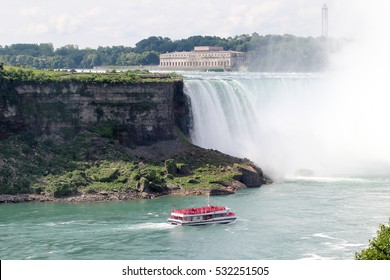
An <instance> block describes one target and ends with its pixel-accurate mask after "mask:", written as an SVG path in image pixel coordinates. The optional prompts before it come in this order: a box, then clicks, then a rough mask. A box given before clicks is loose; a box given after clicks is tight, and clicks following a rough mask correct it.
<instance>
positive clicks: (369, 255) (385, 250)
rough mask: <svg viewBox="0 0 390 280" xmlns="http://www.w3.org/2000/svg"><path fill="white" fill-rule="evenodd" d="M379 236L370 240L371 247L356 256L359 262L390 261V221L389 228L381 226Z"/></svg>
mask: <svg viewBox="0 0 390 280" xmlns="http://www.w3.org/2000/svg"><path fill="white" fill-rule="evenodd" d="M379 228H380V229H379V230H378V231H377V232H376V233H377V236H376V237H375V238H374V239H373V240H370V241H369V243H370V245H369V247H368V248H367V249H363V250H362V251H361V252H360V253H356V254H355V259H357V260H390V219H389V226H385V225H380V226H379Z"/></svg>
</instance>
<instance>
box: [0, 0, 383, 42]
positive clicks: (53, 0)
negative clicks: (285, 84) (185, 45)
mask: <svg viewBox="0 0 390 280" xmlns="http://www.w3.org/2000/svg"><path fill="white" fill-rule="evenodd" d="M374 2H378V3H382V4H383V3H386V2H390V1H386V0H371V1H369V0H355V1H353V0H65V1H58V0H12V1H11V0H0V7H1V16H0V45H3V46H4V45H10V44H13V43H47V42H50V43H54V46H55V47H60V46H63V45H66V44H76V45H78V46H79V47H81V48H85V47H92V48H96V47H97V46H114V45H124V46H134V45H135V43H137V42H138V41H140V40H142V39H145V38H147V37H149V36H162V37H169V38H171V39H183V38H188V37H190V36H193V35H211V36H220V37H229V36H235V35H240V34H252V33H253V32H257V33H259V34H260V35H266V34H286V33H288V34H293V35H297V36H313V37H318V36H320V35H321V8H322V6H323V4H324V3H326V4H327V6H328V8H329V36H331V37H352V36H354V35H356V33H359V32H360V29H361V28H364V25H363V24H362V20H361V19H362V17H363V18H364V17H365V15H366V14H367V13H368V12H367V9H366V8H367V6H364V5H363V4H364V3H367V5H369V6H371V5H373V3H374ZM382 10H383V9H382ZM363 22H364V20H363Z"/></svg>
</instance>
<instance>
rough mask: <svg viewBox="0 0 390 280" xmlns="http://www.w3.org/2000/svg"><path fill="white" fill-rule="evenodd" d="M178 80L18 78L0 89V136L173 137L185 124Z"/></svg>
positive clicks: (145, 140)
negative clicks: (103, 81)
mask: <svg viewBox="0 0 390 280" xmlns="http://www.w3.org/2000/svg"><path fill="white" fill-rule="evenodd" d="M185 105H186V104H185V97H184V94H183V81H182V80H176V81H172V82H147V83H133V84H119V85H118V84H114V85H110V84H103V85H102V84H83V83H77V82H71V83H63V84H58V83H53V84H45V85H37V84H35V85H31V84H28V83H26V84H23V83H22V84H18V85H17V86H15V87H13V88H7V89H1V94H0V139H4V138H7V137H8V136H10V135H12V134H16V133H19V132H23V131H32V132H34V133H36V134H50V135H53V134H61V133H66V130H67V129H74V130H76V131H77V130H82V129H87V130H90V131H92V132H96V133H99V134H101V135H103V136H107V137H112V138H114V139H118V140H119V141H120V142H121V143H122V144H125V145H134V144H151V143H154V142H157V141H161V140H169V139H173V138H174V129H175V126H179V127H180V128H181V129H182V130H183V131H185V127H186V111H187V109H186V106H185Z"/></svg>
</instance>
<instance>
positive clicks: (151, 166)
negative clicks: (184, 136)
mask: <svg viewBox="0 0 390 280" xmlns="http://www.w3.org/2000/svg"><path fill="white" fill-rule="evenodd" d="M64 135H65V136H63V137H60V136H58V135H53V136H47V135H41V136H36V135H32V134H31V133H29V132H26V133H22V134H19V135H14V136H11V137H9V138H7V139H5V140H2V141H0V154H1V159H0V194H13V195H16V194H41V195H46V196H52V197H64V196H74V195H82V194H86V195H87V194H103V195H105V194H107V193H114V192H119V193H126V192H127V193H130V192H132V193H135V196H136V197H150V196H154V195H160V194H167V193H170V192H172V191H178V190H181V191H183V192H185V191H186V190H187V191H191V190H195V189H196V190H199V191H205V190H210V189H215V188H217V189H218V188H226V187H228V186H230V185H231V183H232V182H236V181H237V180H240V176H241V175H242V168H245V167H246V166H247V165H250V164H251V163H249V161H247V160H242V159H237V158H234V157H230V156H228V155H225V154H222V153H220V152H217V151H213V150H205V149H201V148H199V147H196V146H193V145H192V144H190V143H188V142H183V141H182V140H180V139H179V137H178V138H177V139H175V140H171V141H166V142H165V143H163V144H161V143H159V144H158V145H160V146H159V147H157V148H156V146H153V145H152V146H148V147H135V148H133V149H131V148H127V147H125V146H122V145H121V144H120V143H119V141H117V140H114V139H111V138H106V137H103V136H101V135H99V134H96V133H92V132H89V131H82V132H78V133H75V132H73V133H70V132H69V131H68V132H67V133H66V134H64ZM162 150H169V151H168V152H164V151H162ZM145 151H146V153H149V152H152V153H153V152H154V153H157V154H156V155H154V156H148V155H147V154H146V155H145ZM161 153H163V154H161ZM257 175H258V177H259V179H260V180H261V181H259V186H260V185H261V184H263V183H266V181H265V180H264V179H263V177H262V174H257ZM234 190H235V189H234V188H233V189H231V191H233V192H234Z"/></svg>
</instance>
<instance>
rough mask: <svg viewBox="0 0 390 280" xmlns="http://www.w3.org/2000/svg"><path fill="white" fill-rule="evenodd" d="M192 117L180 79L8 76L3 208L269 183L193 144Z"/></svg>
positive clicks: (245, 165)
mask: <svg viewBox="0 0 390 280" xmlns="http://www.w3.org/2000/svg"><path fill="white" fill-rule="evenodd" d="M53 75H56V76H55V77H54V78H53ZM188 115H189V114H188V106H187V104H186V100H185V95H184V92H183V81H182V79H180V78H178V77H168V78H167V76H159V75H157V76H156V75H150V74H148V75H146V76H143V77H140V76H139V75H136V74H131V73H130V74H129V73H122V74H118V73H116V74H112V75H111V76H110V75H107V74H106V75H105V74H100V75H92V76H91V74H90V75H85V76H82V75H77V74H71V75H68V76H65V77H64V76H63V74H62V73H53V71H51V72H50V71H49V72H48V73H44V74H42V73H39V72H38V73H36V72H32V71H27V72H26V71H25V70H12V69H11V70H8V71H5V72H2V71H0V203H1V202H19V201H31V200H38V201H47V200H58V199H60V200H61V199H63V198H67V199H68V198H69V199H71V201H90V200H111V199H131V198H152V197H155V196H158V195H163V194H177V195H193V194H203V193H205V192H210V193H211V194H215V195H217V194H229V193H234V192H235V191H236V190H238V189H241V188H242V187H247V186H248V187H254V186H257V187H258V186H260V185H262V184H265V183H269V182H270V181H268V180H267V179H266V178H265V176H263V173H262V171H261V169H259V168H257V167H256V166H255V165H254V164H253V163H251V162H249V161H247V160H243V159H238V158H234V157H231V156H228V155H224V154H222V153H220V152H218V151H213V150H206V149H202V148H200V147H196V146H194V145H192V144H191V143H189V141H188V140H187V138H186V136H185V134H186V132H187V130H188V123H189V122H188V119H189V117H188ZM177 128H179V129H177ZM183 132H184V133H183Z"/></svg>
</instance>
